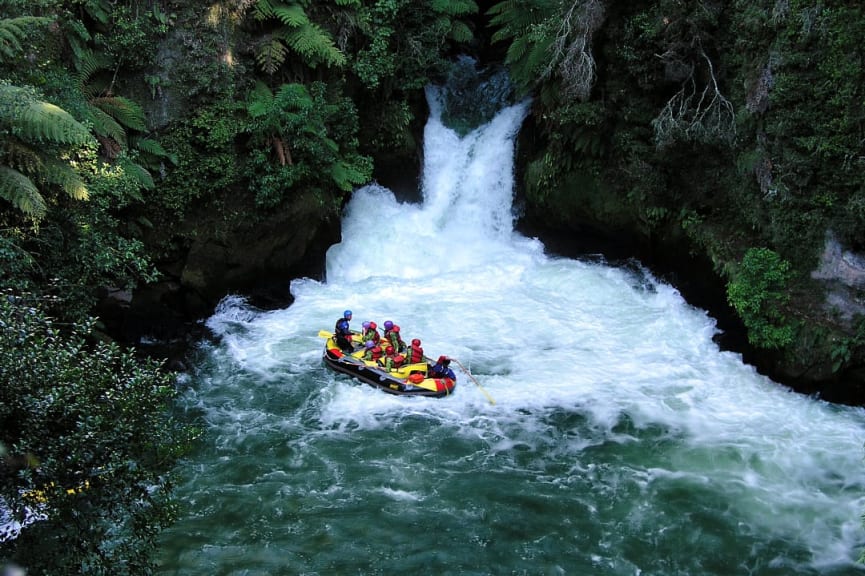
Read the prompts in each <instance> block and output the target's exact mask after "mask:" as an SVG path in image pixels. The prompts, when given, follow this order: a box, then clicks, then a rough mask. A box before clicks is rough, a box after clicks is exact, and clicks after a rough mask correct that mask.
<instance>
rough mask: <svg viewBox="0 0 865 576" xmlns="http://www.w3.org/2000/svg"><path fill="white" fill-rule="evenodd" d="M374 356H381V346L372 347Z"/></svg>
mask: <svg viewBox="0 0 865 576" xmlns="http://www.w3.org/2000/svg"><path fill="white" fill-rule="evenodd" d="M372 355H373V356H381V346H374V347H373V349H372Z"/></svg>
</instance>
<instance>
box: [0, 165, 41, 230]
mask: <svg viewBox="0 0 865 576" xmlns="http://www.w3.org/2000/svg"><path fill="white" fill-rule="evenodd" d="M0 198H3V199H4V200H6V201H7V202H9V203H10V204H12V205H13V206H14V207H15V208H17V209H18V210H20V211H21V212H23V213H24V214H26V215H27V216H30V217H31V218H34V219H37V220H38V219H40V218H42V217H43V216H44V215H45V211H46V209H47V208H46V206H45V199H44V198H43V197H42V194H40V193H39V189H38V188H36V185H35V184H33V181H32V180H30V178H28V177H27V176H25V175H24V174H22V173H21V172H18V171H17V170H15V169H13V168H9V167H8V166H0Z"/></svg>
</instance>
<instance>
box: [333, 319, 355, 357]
mask: <svg viewBox="0 0 865 576" xmlns="http://www.w3.org/2000/svg"><path fill="white" fill-rule="evenodd" d="M349 322H351V310H346V311H345V312H343V313H342V318H340V319H338V320H337V321H336V325H335V326H334V328H333V337H334V340H335V341H336V345H337V346H339V349H340V350H342V351H343V352H352V350H353V346H352V343H351V327H350V326H349Z"/></svg>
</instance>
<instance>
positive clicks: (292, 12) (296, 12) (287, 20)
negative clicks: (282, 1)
mask: <svg viewBox="0 0 865 576" xmlns="http://www.w3.org/2000/svg"><path fill="white" fill-rule="evenodd" d="M273 16H274V17H275V18H277V19H278V20H279V21H280V22H282V23H283V24H285V25H286V26H288V27H290V28H297V27H298V26H303V25H305V24H309V17H308V16H307V15H306V12H304V11H303V8H301V7H300V6H298V5H297V4H295V5H292V6H283V5H280V6H275V7H274V8H273Z"/></svg>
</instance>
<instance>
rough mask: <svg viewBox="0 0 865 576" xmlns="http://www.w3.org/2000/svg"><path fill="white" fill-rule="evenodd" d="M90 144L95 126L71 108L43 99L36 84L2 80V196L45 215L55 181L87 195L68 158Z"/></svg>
mask: <svg viewBox="0 0 865 576" xmlns="http://www.w3.org/2000/svg"><path fill="white" fill-rule="evenodd" d="M88 144H89V145H92V144H93V139H92V136H91V135H90V131H89V130H88V129H87V128H86V127H85V126H84V125H82V124H81V123H79V122H78V121H76V120H75V119H74V118H73V117H72V116H71V115H69V113H68V112H66V111H65V110H63V109H61V108H59V107H58V106H55V105H54V104H50V103H48V102H45V101H43V100H40V99H39V94H38V93H37V92H36V91H35V90H32V89H28V88H22V87H19V86H12V85H9V84H7V83H3V82H2V81H0V168H2V171H0V197H2V198H3V199H5V200H6V201H7V202H9V203H11V204H12V205H13V206H14V207H15V208H17V209H18V210H20V211H21V212H22V213H24V214H25V215H26V216H28V217H30V218H32V219H33V220H36V221H38V220H40V219H41V218H43V217H44V216H45V213H46V210H47V205H46V198H45V194H46V191H47V190H49V189H51V188H52V187H53V188H54V189H57V190H60V191H63V192H64V193H65V194H67V195H69V196H70V197H72V198H75V199H85V198H87V188H86V186H85V185H84V182H83V181H82V180H81V178H80V177H79V175H78V174H77V173H76V171H75V169H74V167H73V164H72V163H71V162H70V161H69V160H70V158H71V157H72V154H74V153H75V152H76V150H78V151H80V150H81V149H83V148H84V147H86V146H87V145H88Z"/></svg>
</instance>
